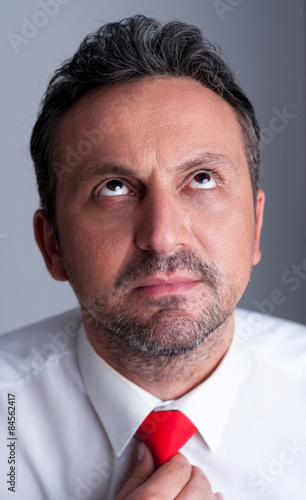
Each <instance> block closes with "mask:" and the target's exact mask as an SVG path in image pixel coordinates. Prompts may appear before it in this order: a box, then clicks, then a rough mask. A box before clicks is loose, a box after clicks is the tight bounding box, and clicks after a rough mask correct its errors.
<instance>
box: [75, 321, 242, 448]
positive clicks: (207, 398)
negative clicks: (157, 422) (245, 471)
mask: <svg viewBox="0 0 306 500" xmlns="http://www.w3.org/2000/svg"><path fill="white" fill-rule="evenodd" d="M77 350H78V358H79V364H80V369H81V373H82V377H83V381H84V385H85V388H86V392H87V394H88V396H89V399H90V400H91V403H92V405H93V406H94V408H95V410H96V412H97V414H98V416H99V418H100V420H101V422H102V424H103V426H104V428H105V431H106V433H107V435H108V438H109V440H110V442H111V445H112V448H113V451H114V453H115V455H116V456H119V455H120V454H121V453H122V452H123V450H124V449H125V447H126V446H127V445H128V443H129V442H130V441H131V439H132V437H133V436H134V434H135V432H136V431H137V429H138V427H139V425H140V424H141V423H142V422H143V420H144V419H145V418H146V417H147V415H148V414H149V413H150V412H151V411H152V410H154V409H164V410H169V409H176V410H181V411H182V412H184V413H185V415H186V416H187V417H188V418H189V419H190V420H191V421H192V422H193V423H194V425H195V426H196V427H197V429H198V432H199V433H200V434H201V435H202V437H203V439H204V440H205V442H206V444H207V445H208V447H209V448H210V449H211V451H213V452H215V451H216V450H217V448H218V446H219V444H220V442H221V439H222V435H223V432H224V430H225V426H226V423H227V421H228V418H229V415H230V413H231V409H232V407H233V404H234V401H235V398H236V395H237V393H238V390H239V386H240V383H241V381H242V379H243V373H244V369H245V361H246V359H245V355H244V351H243V349H242V348H241V345H240V344H239V343H236V342H232V344H231V346H230V348H229V350H228V352H227V353H226V355H225V356H224V358H223V360H222V361H221V363H220V364H219V366H218V367H217V369H216V370H215V371H214V372H213V373H212V375H210V377H209V378H208V379H206V380H205V381H204V382H203V383H202V384H200V385H199V386H197V387H196V388H195V389H193V390H192V391H190V392H189V393H187V394H185V395H184V396H183V397H181V398H179V399H177V400H174V401H165V402H163V401H161V400H160V399H158V398H156V397H155V396H153V395H152V394H150V393H149V392H147V391H145V390H144V389H142V388H141V387H139V386H137V385H136V384H134V383H133V382H131V381H130V380H127V379H126V378H125V377H123V376H122V375H121V374H119V373H118V372H117V371H116V370H114V369H113V368H112V367H110V366H109V365H108V364H107V363H106V362H105V361H104V360H103V359H102V358H100V357H99V356H98V354H97V353H96V352H95V350H94V349H93V347H92V346H91V344H90V343H89V341H88V339H87V335H86V333H85V330H84V327H83V325H82V326H81V328H80V335H79V338H78V347H77ZM118 429H120V431H119V432H118Z"/></svg>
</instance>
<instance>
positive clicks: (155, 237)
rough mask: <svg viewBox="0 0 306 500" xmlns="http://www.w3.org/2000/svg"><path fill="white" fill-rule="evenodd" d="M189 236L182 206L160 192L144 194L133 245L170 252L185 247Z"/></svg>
mask: <svg viewBox="0 0 306 500" xmlns="http://www.w3.org/2000/svg"><path fill="white" fill-rule="evenodd" d="M184 208H185V210H184ZM190 239H191V238H190V231H189V224H188V214H187V210H186V207H182V206H181V204H180V202H179V201H178V200H177V199H176V197H175V196H173V195H169V193H165V192H164V191H162V192H159V193H158V194H156V193H151V194H148V195H147V196H146V197H145V199H144V200H143V201H142V203H141V206H140V207H139V219H138V224H137V227H136V246H137V247H138V248H139V249H140V250H142V251H149V252H155V253H158V254H163V255H170V254H172V253H175V252H178V251H182V250H185V249H187V248H188V247H189V245H190Z"/></svg>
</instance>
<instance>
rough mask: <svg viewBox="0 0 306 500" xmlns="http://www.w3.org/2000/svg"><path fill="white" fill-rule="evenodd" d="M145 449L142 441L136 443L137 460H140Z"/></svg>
mask: <svg viewBox="0 0 306 500" xmlns="http://www.w3.org/2000/svg"><path fill="white" fill-rule="evenodd" d="M145 451H146V445H145V444H144V443H143V442H142V441H140V442H139V445H138V448H137V459H138V462H140V461H141V460H142V459H143V457H144V454H145Z"/></svg>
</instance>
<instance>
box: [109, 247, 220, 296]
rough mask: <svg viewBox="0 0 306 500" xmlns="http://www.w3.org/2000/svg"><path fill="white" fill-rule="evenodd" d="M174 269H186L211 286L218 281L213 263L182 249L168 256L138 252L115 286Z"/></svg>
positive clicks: (173, 270)
mask: <svg viewBox="0 0 306 500" xmlns="http://www.w3.org/2000/svg"><path fill="white" fill-rule="evenodd" d="M176 271H187V273H188V276H190V277H192V278H195V279H197V280H201V281H204V282H205V283H207V284H209V285H210V286H211V287H212V288H214V289H215V288H217V286H218V284H219V283H220V281H221V280H220V271H219V269H218V268H217V267H216V266H215V264H213V263H208V262H205V261H203V260H201V259H200V258H199V257H198V256H197V255H195V254H194V253H193V252H192V251H191V250H182V251H181V252H177V253H175V254H173V255H171V256H169V257H166V256H163V255H158V254H154V253H149V252H148V253H143V254H139V255H138V256H137V257H136V258H135V259H134V260H133V261H132V262H131V263H130V264H128V265H127V267H126V268H125V269H123V270H122V272H121V273H120V274H119V276H118V277H117V279H116V282H115V288H116V289H118V290H119V289H121V290H125V289H127V288H129V287H130V286H131V285H133V283H135V281H136V282H137V281H138V280H140V279H143V278H149V277H151V276H152V275H154V274H156V273H163V274H171V273H174V272H176Z"/></svg>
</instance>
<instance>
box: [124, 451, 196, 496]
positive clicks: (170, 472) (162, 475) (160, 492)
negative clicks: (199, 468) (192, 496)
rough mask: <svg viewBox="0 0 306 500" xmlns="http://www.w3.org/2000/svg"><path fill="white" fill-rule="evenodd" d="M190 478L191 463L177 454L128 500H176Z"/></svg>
mask: <svg viewBox="0 0 306 500" xmlns="http://www.w3.org/2000/svg"><path fill="white" fill-rule="evenodd" d="M190 477H191V465H190V463H189V462H188V460H187V459H186V458H185V457H184V456H183V455H181V454H180V453H177V454H176V455H175V456H174V457H172V458H171V459H170V460H169V461H168V462H166V463H165V464H164V465H162V466H161V467H159V468H158V469H157V470H156V471H155V472H154V474H153V475H152V476H151V477H149V479H147V481H146V482H145V483H144V484H142V485H141V486H139V487H138V488H137V489H136V490H135V491H134V492H133V493H132V494H131V495H130V496H129V497H128V500H139V499H143V498H148V499H149V498H157V497H158V499H159V500H174V499H175V498H177V496H178V495H179V493H180V492H181V491H182V490H183V489H184V487H185V486H186V484H187V483H188V481H189V480H190Z"/></svg>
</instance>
